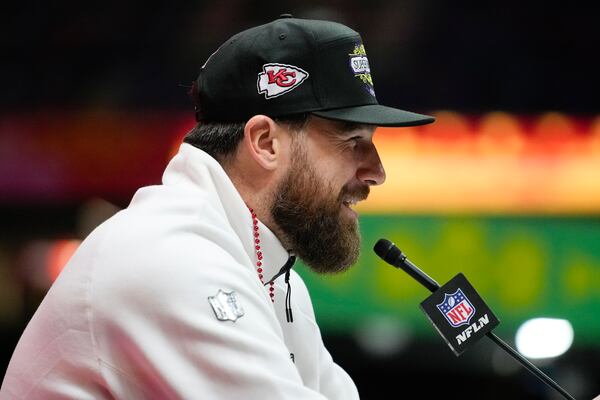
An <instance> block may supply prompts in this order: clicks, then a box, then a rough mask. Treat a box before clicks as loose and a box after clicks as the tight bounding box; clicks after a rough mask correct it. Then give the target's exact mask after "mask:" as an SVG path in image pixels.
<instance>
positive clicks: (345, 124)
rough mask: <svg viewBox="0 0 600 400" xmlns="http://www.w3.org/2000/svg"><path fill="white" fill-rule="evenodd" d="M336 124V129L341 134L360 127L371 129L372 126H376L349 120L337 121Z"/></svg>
mask: <svg viewBox="0 0 600 400" xmlns="http://www.w3.org/2000/svg"><path fill="white" fill-rule="evenodd" d="M336 125H337V126H336V130H337V131H338V133H340V134H349V133H351V132H353V131H356V130H359V129H370V128H373V129H375V127H374V126H373V125H369V124H361V123H358V122H349V121H336Z"/></svg>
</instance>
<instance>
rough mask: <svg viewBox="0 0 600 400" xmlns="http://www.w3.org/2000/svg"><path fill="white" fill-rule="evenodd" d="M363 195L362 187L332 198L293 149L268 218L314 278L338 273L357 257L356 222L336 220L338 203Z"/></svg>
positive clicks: (328, 188)
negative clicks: (292, 157) (311, 271)
mask: <svg viewBox="0 0 600 400" xmlns="http://www.w3.org/2000/svg"><path fill="white" fill-rule="evenodd" d="M298 147H299V146H298ZM368 194H369V186H368V185H358V186H354V187H350V186H349V185H345V186H343V187H342V189H341V190H340V192H339V193H338V194H336V193H335V190H334V189H333V188H332V187H331V185H330V184H328V183H327V182H325V181H324V180H323V179H322V178H320V177H319V175H318V174H317V173H316V172H315V170H314V168H313V167H312V166H311V165H310V164H309V162H308V160H307V154H306V151H304V149H302V148H297V149H296V151H295V156H294V159H293V161H292V165H291V167H290V170H289V172H288V173H287V175H286V176H285V177H284V178H283V179H282V180H281V182H280V183H279V185H278V187H277V189H276V192H275V195H274V199H273V202H272V205H271V215H272V217H273V220H274V222H275V224H276V225H277V227H278V230H280V233H281V235H279V236H280V237H281V236H283V239H284V240H283V242H284V243H285V245H286V246H289V247H288V248H290V249H291V250H292V251H293V252H294V253H295V254H296V255H298V257H300V258H301V259H302V261H303V262H304V263H305V264H306V265H308V266H309V267H310V268H311V269H312V270H313V271H315V272H318V273H338V272H342V271H345V270H347V269H348V268H349V267H350V266H352V265H353V264H354V263H355V262H356V260H357V259H358V255H359V252H360V232H359V229H358V221H357V220H356V219H355V218H349V217H344V216H343V215H342V214H345V213H342V207H345V206H344V205H343V203H342V200H343V199H344V198H346V197H347V196H352V197H354V198H357V199H365V198H366V197H367V196H368Z"/></svg>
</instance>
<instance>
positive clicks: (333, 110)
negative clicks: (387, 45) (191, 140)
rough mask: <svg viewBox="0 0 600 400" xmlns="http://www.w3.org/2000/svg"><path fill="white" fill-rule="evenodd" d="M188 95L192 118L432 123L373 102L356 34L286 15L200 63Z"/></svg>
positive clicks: (250, 31)
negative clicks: (260, 116)
mask: <svg viewBox="0 0 600 400" xmlns="http://www.w3.org/2000/svg"><path fill="white" fill-rule="evenodd" d="M193 93H194V96H196V98H195V99H194V100H195V102H196V119H197V120H198V121H213V122H214V121H219V122H227V121H237V122H239V121H245V120H247V119H249V118H250V117H252V116H253V115H257V114H264V115H268V116H270V117H273V118H276V117H284V116H288V115H296V114H301V113H312V114H314V115H317V116H320V117H324V118H329V119H334V120H341V121H348V122H356V123H364V124H372V125H377V126H415V125H423V124H428V123H431V122H433V121H434V120H435V119H434V118H433V117H431V116H428V115H422V114H417V113H413V112H410V111H404V110H400V109H397V108H392V107H387V106H384V105H381V104H379V103H378V102H377V97H376V96H375V88H374V86H373V78H372V76H371V69H370V66H369V60H368V58H367V53H366V50H365V46H364V45H363V42H362V39H361V37H360V34H359V33H358V32H356V31H354V30H352V29H350V28H349V27H347V26H345V25H342V24H339V23H336V22H331V21H321V20H309V19H299V18H293V17H292V16H291V15H289V14H283V15H281V16H280V18H278V19H276V20H274V21H272V22H269V23H267V24H264V25H260V26H256V27H253V28H250V29H247V30H245V31H243V32H240V33H238V34H236V35H234V36H232V37H231V38H230V39H229V40H227V41H226V42H225V43H223V44H222V45H221V46H220V47H219V48H218V49H217V51H215V52H214V53H213V54H212V55H211V56H210V57H209V58H208V60H207V61H206V62H205V64H204V65H203V66H202V69H201V71H200V75H199V76H198V79H197V80H196V82H195V90H194V91H193Z"/></svg>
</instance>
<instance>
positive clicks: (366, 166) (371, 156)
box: [356, 142, 385, 186]
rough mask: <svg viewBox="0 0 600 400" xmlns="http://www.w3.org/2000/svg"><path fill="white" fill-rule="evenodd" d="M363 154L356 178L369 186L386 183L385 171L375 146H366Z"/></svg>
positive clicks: (369, 144)
mask: <svg viewBox="0 0 600 400" xmlns="http://www.w3.org/2000/svg"><path fill="white" fill-rule="evenodd" d="M361 153H362V154H361V156H360V161H359V167H358V170H357V172H356V177H357V178H358V180H360V181H361V182H365V183H366V184H368V185H369V186H374V185H381V184H382V183H383V182H385V169H384V168H383V164H382V163H381V159H380V158H379V153H378V152H377V148H376V147H375V144H374V143H372V142H371V143H368V144H365V149H364V151H363V152H361Z"/></svg>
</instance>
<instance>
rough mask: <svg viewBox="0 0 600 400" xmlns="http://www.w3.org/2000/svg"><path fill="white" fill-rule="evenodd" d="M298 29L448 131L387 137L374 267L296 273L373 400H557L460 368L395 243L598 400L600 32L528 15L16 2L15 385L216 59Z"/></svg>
mask: <svg viewBox="0 0 600 400" xmlns="http://www.w3.org/2000/svg"><path fill="white" fill-rule="evenodd" d="M589 7H591V6H589ZM286 12H290V13H293V14H294V15H295V16H297V17H305V18H316V19H330V20H334V21H339V22H342V23H345V24H347V25H349V26H350V27H352V28H354V29H355V30H357V31H359V32H360V33H361V34H362V35H363V39H364V42H365V46H366V49H367V52H368V55H369V59H370V63H371V71H372V74H373V80H374V83H375V88H376V92H377V95H378V99H379V101H380V102H381V103H383V104H388V105H392V106H396V107H399V108H404V109H408V110H412V111H417V112H423V113H428V114H433V115H436V116H437V118H438V120H437V122H436V123H435V124H433V125H428V126H425V127H418V128H403V129H379V131H378V133H377V134H376V141H377V144H378V146H379V148H380V152H381V157H382V159H383V162H384V165H385V166H386V171H387V175H388V178H387V182H386V185H384V186H382V187H380V188H375V189H374V190H373V191H372V196H371V199H370V201H369V202H367V203H365V205H364V206H362V208H361V210H360V211H361V231H362V235H363V251H362V255H361V257H360V259H359V262H358V264H357V265H356V266H355V267H354V268H353V269H352V270H351V271H350V272H349V273H348V274H345V275H342V276H335V277H322V276H315V275H313V274H311V273H310V272H308V271H307V270H306V269H305V268H303V267H302V266H300V267H299V268H298V269H299V272H300V273H301V274H302V275H303V276H304V277H305V279H306V281H307V284H308V287H309V289H310V291H311V293H312V295H313V299H314V306H315V309H316V312H317V318H318V320H319V323H320V325H321V327H322V331H323V335H324V339H325V341H326V344H327V346H328V348H329V349H330V351H331V353H332V354H333V356H334V358H335V359H336V360H337V361H338V362H339V363H340V364H341V365H342V366H343V367H344V368H345V369H346V370H347V371H348V372H349V373H350V374H351V375H352V376H353V377H354V379H355V381H356V383H357V385H358V387H359V390H360V392H361V394H362V397H363V398H365V399H374V398H379V397H380V396H381V394H382V393H392V394H397V395H398V397H401V396H405V395H406V393H409V392H410V393H416V395H414V396H415V397H419V398H437V397H442V396H443V397H444V398H446V399H454V398H473V399H475V398H486V399H508V398H510V399H555V398H559V397H557V396H556V395H555V394H554V393H553V392H552V391H551V390H549V389H547V388H545V387H544V386H542V385H541V384H540V383H539V382H538V381H537V380H536V379H535V378H534V377H533V376H532V375H531V374H530V373H528V372H527V371H525V370H524V369H523V368H522V367H520V366H519V365H518V364H517V363H516V362H515V361H514V360H512V359H511V358H509V357H508V356H506V355H505V354H504V353H503V352H502V351H501V350H499V349H497V348H495V347H494V346H493V345H492V344H491V342H489V341H488V340H486V339H484V340H482V341H481V342H480V343H478V344H477V345H475V346H474V347H473V348H472V349H470V350H469V351H467V352H466V353H464V354H463V355H461V356H460V357H458V358H457V357H455V356H454V355H453V354H452V352H451V351H450V349H449V348H448V347H447V345H446V344H445V342H444V341H443V339H442V338H441V337H440V336H439V335H438V334H437V332H436V331H435V329H434V328H433V327H432V326H431V325H430V324H429V322H428V320H427V318H426V317H425V315H424V314H423V313H422V312H421V310H420V308H419V304H420V302H421V301H423V300H424V299H425V298H426V297H427V296H428V292H427V291H426V290H425V289H424V288H422V287H420V286H419V285H418V284H417V283H416V282H414V281H412V280H411V279H410V278H409V277H408V276H406V275H405V274H404V273H403V272H402V271H397V270H394V269H393V268H392V267H390V266H388V265H386V264H385V263H383V261H380V260H379V259H378V258H377V257H376V256H375V255H374V253H373V252H372V248H373V245H374V244H375V242H376V241H377V240H378V239H379V238H380V237H385V238H388V239H390V240H392V241H394V242H395V243H396V244H397V245H398V246H399V247H400V248H401V249H402V250H403V251H404V252H405V253H406V254H407V255H408V257H409V259H411V260H412V261H413V262H414V263H415V264H417V265H419V266H420V267H421V268H422V269H424V270H425V271H426V272H427V273H428V274H429V275H430V276H432V277H433V278H434V279H435V280H437V281H438V282H440V283H441V284H443V283H445V282H446V281H448V280H449V279H450V278H452V277H453V276H454V275H455V274H456V273H458V272H463V273H464V274H465V275H466V276H467V278H468V279H469V280H470V281H471V283H472V284H473V285H474V286H475V288H477V289H478V291H479V293H480V294H481V295H482V297H483V298H484V299H485V300H486V302H487V303H488V305H489V306H490V307H491V308H492V310H494V312H495V313H496V315H497V316H498V318H499V319H500V321H501V323H500V326H499V327H498V328H496V330H495V332H496V334H497V335H498V336H500V337H501V338H503V339H504V340H505V341H506V342H508V343H509V344H511V345H512V346H513V347H516V348H518V350H519V351H520V352H522V353H523V354H524V355H526V356H527V357H528V358H529V359H530V360H531V361H532V362H534V363H535V364H536V365H538V366H539V367H540V368H542V370H543V371H545V372H546V373H547V374H549V375H550V376H551V377H553V378H554V379H555V380H556V381H557V382H558V383H560V384H561V385H562V386H563V387H564V388H565V389H567V390H568V391H569V392H570V393H571V394H572V395H573V396H575V397H576V398H578V399H586V398H590V399H591V398H592V397H593V396H594V395H596V394H598V393H600V379H598V378H599V377H598V372H597V370H596V367H597V365H598V364H599V363H600V290H599V288H600V110H599V103H598V100H597V95H598V89H599V88H600V85H599V84H598V83H599V82H598V71H599V70H600V69H599V66H600V65H599V64H598V61H597V57H596V56H595V54H596V53H598V49H599V48H600V46H599V45H600V43H599V42H600V40H599V34H598V25H597V13H595V12H593V10H592V9H591V8H590V9H586V8H585V7H584V6H581V5H577V7H575V6H573V7H567V6H565V5H564V4H562V5H552V4H551V2H546V3H537V2H526V1H518V2H517V1H511V0H505V1H489V2H475V1H453V2H446V1H441V0H440V1H434V0H398V1H380V0H371V1H369V2H360V1H350V0H345V1H341V0H340V1H331V2H314V1H308V0H303V1H299V0H296V1H294V0H279V1H260V2H258V1H256V2H253V1H241V0H238V1H231V0H230V1H177V2H166V1H153V2H144V3H142V2H135V1H131V2H124V1H110V0H109V1H103V2H91V3H90V2H74V1H58V2H33V3H18V2H9V3H6V4H3V5H2V12H1V13H0V49H1V51H2V53H1V54H2V55H1V56H0V57H1V60H2V61H1V62H0V76H1V81H2V90H1V91H0V107H1V108H0V371H2V372H1V375H0V376H3V375H4V371H5V369H6V366H7V365H8V361H9V359H10V356H11V354H12V351H13V349H14V347H15V345H16V342H17V340H18V338H19V336H20V334H21V332H22V330H23V329H24V327H25V325H26V323H27V321H28V320H29V318H31V316H32V315H33V313H34V311H35V309H36V307H37V305H38V304H39V302H40V301H41V299H42V298H43V296H44V294H45V292H46V291H47V290H48V288H49V286H50V285H51V283H52V281H53V280H54V279H55V278H56V276H57V275H58V274H59V273H60V270H61V268H62V267H63V266H64V263H65V262H66V260H68V258H69V257H70V255H71V254H72V253H73V251H75V249H76V248H77V246H78V244H79V243H80V241H81V240H82V239H83V238H84V237H85V236H86V235H87V234H88V233H89V232H90V231H91V230H92V229H94V227H96V226H97V225H98V224H100V223H101V222H102V221H104V220H105V219H106V218H108V217H110V216H111V215H112V214H114V213H115V212H116V211H118V210H119V209H121V208H123V207H126V206H127V204H128V202H129V199H130V198H131V196H132V195H133V193H134V192H135V190H136V189H137V188H138V187H140V186H144V185H149V184H157V183H160V179H161V174H162V170H163V169H164V167H165V166H166V163H167V162H168V160H169V158H170V157H171V156H172V155H173V154H174V152H175V151H176V149H177V147H178V145H179V143H180V142H181V139H182V137H183V135H185V133H186V132H187V131H188V130H189V129H191V127H192V126H193V125H194V119H193V109H192V106H191V103H190V101H189V99H188V97H187V94H186V93H187V90H188V89H187V88H186V86H189V85H190V84H191V82H192V80H194V79H195V78H196V76H197V73H198V71H199V68H200V66H201V65H202V64H203V63H204V61H205V59H206V58H207V57H208V56H209V55H210V54H211V53H212V52H213V51H214V50H215V49H216V48H217V47H218V46H219V45H220V44H221V43H222V42H223V41H225V40H226V39H227V38H229V37H230V36H231V35H232V34H234V33H236V32H238V31H240V30H242V29H245V28H248V27H251V26H253V25H257V24H261V23H265V22H268V21H270V20H272V19H274V18H276V17H277V16H278V15H279V14H281V13H286Z"/></svg>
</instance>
